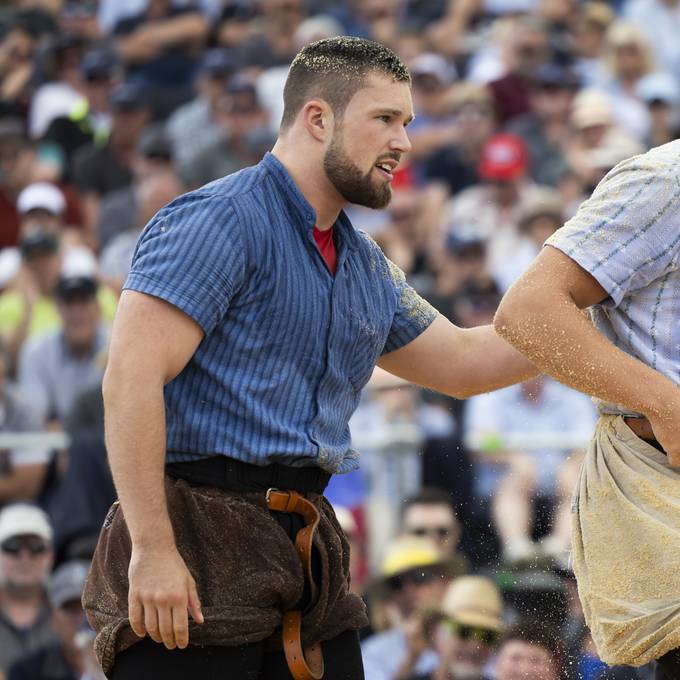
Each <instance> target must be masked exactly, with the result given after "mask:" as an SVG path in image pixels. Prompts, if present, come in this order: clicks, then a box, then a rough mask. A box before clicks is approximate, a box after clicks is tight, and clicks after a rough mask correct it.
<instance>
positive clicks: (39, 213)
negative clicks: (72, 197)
mask: <svg viewBox="0 0 680 680" xmlns="http://www.w3.org/2000/svg"><path fill="white" fill-rule="evenodd" d="M65 210H66V199H65V198H64V194H63V193H62V191H61V189H59V187H57V186H56V185H54V184H52V183H50V182H33V184H29V185H28V186H27V187H26V188H25V189H23V190H22V191H21V193H20V194H19V196H18V197H17V211H18V213H19V215H20V219H21V225H20V234H22V235H23V234H28V233H30V232H31V231H33V230H37V229H43V230H44V231H49V232H51V233H58V232H59V231H61V230H62V229H63V227H64V211H65Z"/></svg>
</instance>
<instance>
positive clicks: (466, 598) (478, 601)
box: [442, 576, 504, 632]
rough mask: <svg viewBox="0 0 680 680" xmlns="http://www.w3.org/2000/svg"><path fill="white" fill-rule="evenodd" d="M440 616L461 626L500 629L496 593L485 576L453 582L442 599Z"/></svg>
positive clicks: (500, 602)
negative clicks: (443, 615) (442, 614)
mask: <svg viewBox="0 0 680 680" xmlns="http://www.w3.org/2000/svg"><path fill="white" fill-rule="evenodd" d="M442 612H443V613H444V614H446V616H449V617H450V618H452V619H453V620H454V621H456V622H457V623H460V624H462V625H465V626H477V627H479V628H486V629H488V630H494V631H497V632H501V631H502V630H503V629H504V624H503V600H502V599H501V594H500V591H499V590H498V587H497V586H496V584H495V583H494V582H493V581H492V580H491V579H488V578H486V577H485V576H460V577H459V578H457V579H456V580H455V581H453V582H452V583H451V585H450V586H449V587H448V588H447V590H446V594H445V595H444V601H443V603H442Z"/></svg>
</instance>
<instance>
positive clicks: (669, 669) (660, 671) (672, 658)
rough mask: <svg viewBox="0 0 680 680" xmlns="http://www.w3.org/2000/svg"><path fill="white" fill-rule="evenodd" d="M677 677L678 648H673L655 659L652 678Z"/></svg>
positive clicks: (666, 679)
mask: <svg viewBox="0 0 680 680" xmlns="http://www.w3.org/2000/svg"><path fill="white" fill-rule="evenodd" d="M678 678H680V649H674V650H672V651H670V652H668V654H664V655H663V656H662V657H661V658H660V659H657V662H656V673H655V674H654V680H678Z"/></svg>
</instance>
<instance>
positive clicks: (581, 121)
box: [571, 89, 613, 130]
mask: <svg viewBox="0 0 680 680" xmlns="http://www.w3.org/2000/svg"><path fill="white" fill-rule="evenodd" d="M612 122H613V118H612V107H611V103H610V101H609V98H608V97H607V95H606V94H604V93H602V92H600V91H598V90H594V89H588V90H581V92H579V93H578V94H577V95H576V98H575V99H574V105H573V108H572V111H571V124H572V125H573V126H574V127H575V128H577V129H579V130H582V129H584V128H588V127H594V126H599V125H611V124H612Z"/></svg>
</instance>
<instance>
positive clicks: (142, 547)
mask: <svg viewBox="0 0 680 680" xmlns="http://www.w3.org/2000/svg"><path fill="white" fill-rule="evenodd" d="M284 100H285V102H284V103H285V111H284V115H283V120H282V123H281V131H280V136H279V139H278V141H277V142H276V145H275V146H274V148H273V150H272V152H271V153H268V154H267V155H266V156H265V158H264V159H263V160H262V161H261V162H260V163H259V164H258V165H256V166H254V167H251V168H247V169H245V170H243V171H241V172H238V173H236V174H234V175H230V176H228V177H226V178H223V179H221V180H218V181H216V182H213V183H212V184H209V185H207V186H205V187H203V188H201V189H198V190H196V191H194V192H191V193H190V194H187V195H185V196H182V197H180V198H178V199H177V200H175V201H173V202H172V203H170V204H169V205H168V206H166V207H165V208H163V209H162V210H161V211H160V212H159V213H158V214H157V215H156V216H155V217H154V218H153V219H152V220H151V222H150V223H149V224H148V225H147V227H146V229H145V230H144V232H143V234H142V235H141V237H140V240H139V243H138V246H137V249H136V253H135V256H134V261H133V264H132V269H131V272H130V275H129V278H128V280H127V282H126V284H125V287H124V288H125V290H124V293H123V295H122V298H121V301H120V305H119V308H118V315H117V319H116V322H115V326H114V330H113V336H112V341H111V352H110V359H109V365H108V369H107V373H106V377H105V381H104V399H105V406H106V439H107V446H108V452H109V457H110V462H111V468H112V471H113V477H114V480H115V483H116V487H117V490H118V494H119V499H120V505H116V506H114V507H113V508H112V510H111V512H110V513H109V516H108V517H107V520H106V522H105V524H104V528H103V531H102V534H101V537H100V542H99V546H98V550H97V553H96V555H95V558H94V562H93V568H92V571H91V574H90V578H89V580H88V587H87V589H86V592H85V595H84V601H85V605H86V609H87V611H88V615H89V618H90V621H91V623H92V624H93V626H94V628H95V630H96V631H97V633H98V636H97V641H96V649H97V653H98V655H99V659H100V661H101V663H102V665H103V667H104V670H105V671H106V672H107V673H108V674H109V675H110V677H112V678H115V679H116V680H119V679H126V680H130V679H134V678H148V677H163V678H166V679H170V678H187V677H196V678H213V677H220V678H235V679H236V678H238V680H243V679H245V678H252V679H253V680H254V679H260V680H264V679H265V678H285V677H291V675H289V671H288V669H287V666H286V664H287V662H288V666H289V667H290V672H291V674H292V677H294V678H318V677H321V671H320V670H319V665H318V661H319V656H320V655H319V654H318V652H319V646H318V644H316V645H315V643H319V642H321V643H322V644H321V652H322V654H323V657H324V660H325V669H326V670H325V675H323V677H324V678H325V679H326V680H340V679H341V678H343V679H350V678H351V679H352V680H355V679H359V678H362V677H363V670H362V667H361V656H360V651H359V645H358V639H357V634H356V631H357V630H358V629H359V628H361V627H362V626H364V625H365V624H366V616H365V612H364V607H363V605H362V603H361V601H360V600H359V598H357V597H356V596H355V595H353V594H351V593H350V591H349V588H348V564H349V562H348V555H347V549H348V548H347V542H346V541H345V539H344V536H343V535H342V532H341V530H340V528H339V525H338V524H337V521H336V520H335V517H334V515H333V512H332V510H331V508H330V506H329V505H328V503H327V502H326V501H325V499H324V498H323V496H322V492H323V489H324V487H325V485H326V483H327V482H328V479H329V477H330V475H331V474H338V473H343V472H348V471H350V470H353V469H355V468H356V467H357V466H358V464H359V461H358V454H357V452H356V451H354V450H352V448H351V442H350V437H349V430H348V425H347V423H348V419H349V417H350V415H351V414H352V412H353V411H354V409H355V407H356V405H357V402H358V399H359V394H360V391H361V389H362V387H363V386H364V385H365V384H366V382H367V381H368V379H369V377H370V375H371V372H372V370H373V368H374V366H375V365H376V363H377V364H379V365H380V366H381V367H383V368H384V369H386V370H387V371H389V372H391V373H394V374H396V375H398V376H401V377H402V378H405V379H406V380H410V381H412V382H414V383H417V384H419V385H423V386H425V387H428V388H431V389H435V390H439V391H441V392H444V393H446V394H450V395H453V396H456V397H466V396H469V395H472V394H476V393H479V392H483V391H486V390H490V389H494V388H498V387H501V386H504V385H508V384H510V383H514V382H517V381H520V380H524V379H526V378H528V377H530V376H532V375H534V374H535V373H536V369H535V368H534V367H533V365H532V364H530V363H529V362H528V361H527V360H526V359H524V358H523V357H522V356H521V355H520V354H519V353H518V352H516V351H515V350H514V349H512V348H511V347H510V346H509V345H507V344H506V343H505V342H504V341H503V340H501V339H500V338H499V337H498V336H497V335H496V334H495V333H494V331H493V328H492V327H490V326H487V327H483V328H474V329H466V330H462V329H459V328H456V327H455V326H453V325H452V324H450V323H449V322H448V321H447V320H446V319H445V318H444V317H443V316H441V315H439V314H437V312H436V311H435V310H434V309H433V308H432V307H430V306H429V305H428V304H427V303H426V302H424V301H423V300H422V299H421V298H420V297H419V296H418V295H417V294H416V293H415V292H414V291H413V290H412V289H411V288H410V287H409V286H408V284H407V283H406V282H405V280H404V275H403V273H402V272H401V271H399V269H397V268H396V267H395V266H394V265H393V264H392V263H390V262H389V261H388V260H386V258H385V257H384V256H383V254H382V253H381V251H380V250H379V248H378V247H377V246H376V244H375V243H374V242H373V241H372V240H371V239H370V238H369V237H368V236H366V235H365V234H363V233H362V232H359V231H357V230H355V229H354V227H353V226H352V225H351V224H350V222H349V220H348V219H347V217H346V216H345V214H344V212H342V208H343V206H344V205H345V203H347V202H352V203H358V204H361V205H365V206H369V207H372V208H383V207H385V206H386V205H387V204H388V203H389V201H390V197H391V182H392V179H393V177H394V172H395V169H396V167H397V166H398V164H399V161H400V159H401V157H402V156H403V154H405V153H407V152H408V151H409V149H410V144H409V140H408V136H407V134H406V126H407V125H408V123H409V122H410V121H411V120H412V119H413V106H412V102H411V92H410V77H409V75H408V72H407V70H406V69H405V67H404V65H403V64H402V63H401V61H400V60H399V59H398V57H396V55H395V54H394V53H392V52H391V51H390V50H388V49H386V48H385V47H383V46H381V45H379V44H377V43H373V42H370V41H367V40H361V39H356V38H345V37H341V38H334V39H329V40H323V41H320V42H318V43H314V44H312V45H309V46H307V47H306V48H304V49H303V50H302V51H301V52H300V54H299V55H298V56H297V57H296V59H295V61H294V62H293V64H292V66H291V69H290V74H289V76H288V81H287V83H286V87H285V91H284ZM272 488H273V489H280V490H282V491H283V495H282V494H281V492H279V491H275V490H274V491H273V490H272ZM268 489H269V491H268ZM289 492H299V494H300V496H299V497H300V498H302V499H303V500H301V501H296V503H297V504H298V506H299V507H301V508H302V510H303V511H304V512H306V513H307V515H306V516H305V515H300V514H298V512H297V511H295V512H286V511H285V510H286V508H287V507H288V506H286V508H283V511H282V508H281V507H274V506H273V502H277V503H278V502H279V501H280V499H281V498H282V497H283V498H287V499H292V498H298V496H297V495H296V496H294V495H292V493H289ZM310 507H311V508H312V509H311V510H310ZM312 515H316V517H317V520H318V527H317V530H316V533H317V535H316V539H315V541H314V550H313V551H312V555H311V570H312V572H313V573H312V577H309V574H308V573H307V575H306V577H303V570H302V569H301V561H300V558H299V557H298V555H297V554H296V552H295V550H294V549H293V546H292V543H291V539H293V538H294V537H295V536H298V538H299V536H300V535H301V534H302V532H301V531H300V534H298V531H299V530H300V529H301V528H302V527H303V526H305V525H307V524H310V521H309V517H310V516H312ZM123 516H124V519H123ZM301 517H302V518H304V522H303V521H302V519H301ZM282 529H283V531H282ZM303 552H304V551H303ZM303 564H305V565H306V564H307V562H305V561H304V560H303ZM305 568H306V567H305ZM312 582H313V583H314V586H312V585H311V583H312ZM287 612H293V613H295V612H297V613H299V612H303V614H304V616H303V618H302V634H301V640H302V643H300V644H301V645H302V644H304V647H305V648H306V649H307V650H309V651H310V658H308V659H301V658H300V657H301V656H303V655H302V654H300V653H296V652H295V651H293V652H290V649H289V647H285V645H286V644H289V643H293V642H294V641H295V640H296V629H295V626H294V625H293V624H291V625H293V628H292V629H291V630H292V632H291V634H290V636H289V635H286V636H285V638H284V649H285V654H284V653H282V652H281V647H282V640H281V626H282V622H283V626H284V630H286V625H289V623H290V621H291V619H290V618H287V617H286V616H284V615H286V613H287ZM189 615H190V616H191V618H192V619H193V621H192V623H189V620H188V617H189ZM298 637H299V635H298ZM140 638H144V639H143V640H140ZM296 644H297V643H296ZM297 649H298V651H299V650H300V649H301V647H297ZM305 653H306V652H305ZM312 657H313V658H312ZM307 661H308V662H309V665H308V666H307V665H306V662H307ZM301 662H302V663H301ZM301 666H302V668H301Z"/></svg>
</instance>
